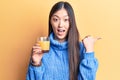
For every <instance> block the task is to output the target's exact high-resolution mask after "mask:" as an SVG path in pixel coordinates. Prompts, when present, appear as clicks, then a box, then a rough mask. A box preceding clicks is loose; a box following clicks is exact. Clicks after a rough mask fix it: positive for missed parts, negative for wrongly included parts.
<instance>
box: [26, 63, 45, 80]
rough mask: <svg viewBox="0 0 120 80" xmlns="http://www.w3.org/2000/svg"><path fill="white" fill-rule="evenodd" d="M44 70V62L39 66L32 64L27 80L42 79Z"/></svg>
mask: <svg viewBox="0 0 120 80" xmlns="http://www.w3.org/2000/svg"><path fill="white" fill-rule="evenodd" d="M43 72H44V65H43V64H41V66H38V67H35V66H33V65H31V64H30V65H29V67H28V72H27V76H26V80H42V77H43Z"/></svg>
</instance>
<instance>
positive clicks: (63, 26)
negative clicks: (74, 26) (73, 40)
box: [51, 8, 69, 42]
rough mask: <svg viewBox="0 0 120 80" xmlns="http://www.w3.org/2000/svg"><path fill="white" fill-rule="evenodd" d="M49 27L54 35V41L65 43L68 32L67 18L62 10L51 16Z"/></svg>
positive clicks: (65, 12) (66, 14)
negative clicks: (50, 26)
mask: <svg viewBox="0 0 120 80" xmlns="http://www.w3.org/2000/svg"><path fill="white" fill-rule="evenodd" d="M51 25H52V28H53V31H54V34H55V39H56V40H58V41H59V42H63V41H65V40H66V36H67V34H68V30H69V16H68V13H67V11H66V10H65V9H64V8H62V9H60V10H58V11H57V12H56V13H54V14H53V15H52V17H51Z"/></svg>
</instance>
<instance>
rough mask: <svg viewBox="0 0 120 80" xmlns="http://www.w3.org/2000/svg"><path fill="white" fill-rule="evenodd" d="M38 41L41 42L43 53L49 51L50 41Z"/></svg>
mask: <svg viewBox="0 0 120 80" xmlns="http://www.w3.org/2000/svg"><path fill="white" fill-rule="evenodd" d="M38 43H39V45H40V47H41V49H42V52H43V53H45V52H48V51H49V47H50V41H38Z"/></svg>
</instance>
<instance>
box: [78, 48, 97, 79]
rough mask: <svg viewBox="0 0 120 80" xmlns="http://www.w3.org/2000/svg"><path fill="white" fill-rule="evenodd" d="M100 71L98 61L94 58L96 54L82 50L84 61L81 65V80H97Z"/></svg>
mask: <svg viewBox="0 0 120 80" xmlns="http://www.w3.org/2000/svg"><path fill="white" fill-rule="evenodd" d="M97 69H98V60H97V59H96V58H95V57H94V52H90V53H86V52H85V49H84V48H83V50H82V60H81V62H80V65H79V70H80V76H79V77H80V78H81V79H80V80H95V78H96V72H97Z"/></svg>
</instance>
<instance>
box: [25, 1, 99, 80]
mask: <svg viewBox="0 0 120 80" xmlns="http://www.w3.org/2000/svg"><path fill="white" fill-rule="evenodd" d="M49 38H50V50H49V52H47V53H42V51H41V48H40V47H39V46H38V44H36V45H35V46H33V51H32V55H31V61H30V65H29V67H28V73H27V77H26V79H27V80H95V76H96V71H97V68H98V61H97V59H96V58H95V57H94V50H93V48H94V43H95V41H96V40H98V39H99V38H93V37H91V36H86V37H85V38H84V39H83V40H82V42H79V32H78V30H77V26H76V22H75V16H74V11H73V9H72V7H71V5H70V4H69V3H68V2H62V1H61V2H58V3H56V4H55V5H54V6H53V7H52V9H51V12H50V14H49Z"/></svg>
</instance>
